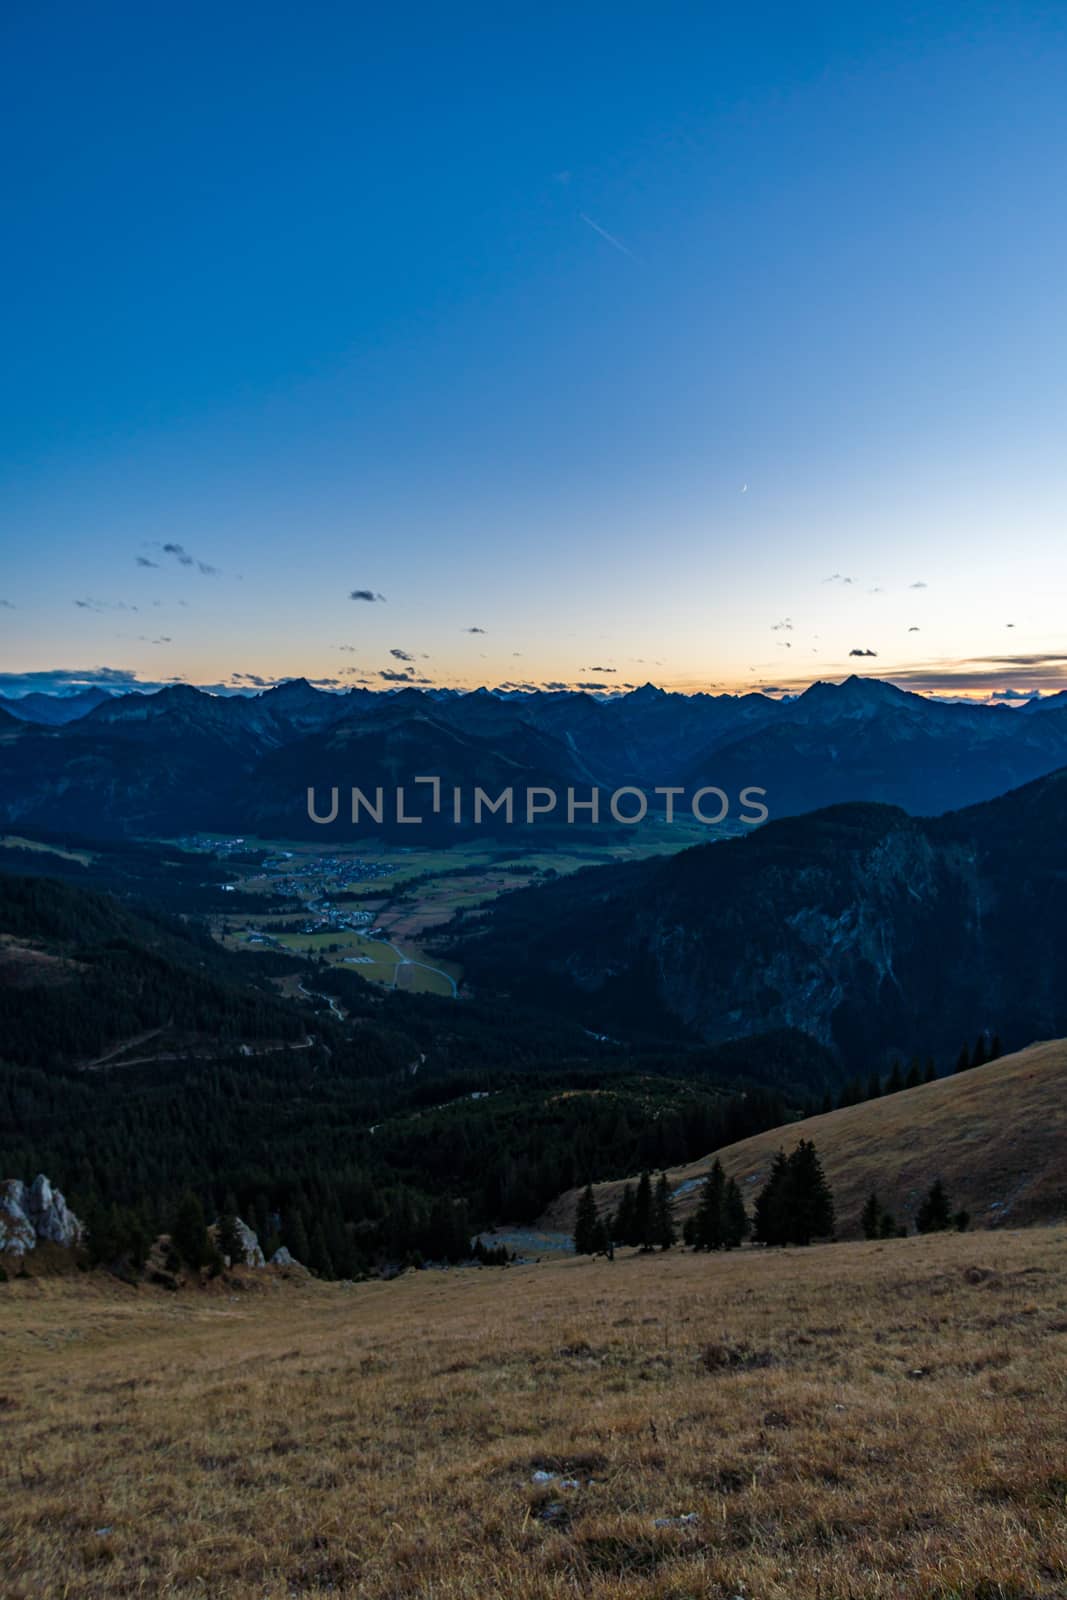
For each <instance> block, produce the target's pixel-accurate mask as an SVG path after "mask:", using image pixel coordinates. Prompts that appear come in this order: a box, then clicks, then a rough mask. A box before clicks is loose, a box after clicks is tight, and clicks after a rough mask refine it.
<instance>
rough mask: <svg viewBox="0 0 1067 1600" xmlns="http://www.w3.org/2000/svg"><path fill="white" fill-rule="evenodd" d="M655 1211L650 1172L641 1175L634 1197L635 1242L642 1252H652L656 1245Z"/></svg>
mask: <svg viewBox="0 0 1067 1600" xmlns="http://www.w3.org/2000/svg"><path fill="white" fill-rule="evenodd" d="M655 1223H656V1219H655V1211H654V1207H653V1204H652V1178H651V1175H650V1174H649V1172H648V1171H647V1169H646V1171H644V1172H642V1174H641V1177H640V1181H639V1182H638V1185H637V1194H636V1195H635V1197H634V1237H633V1242H634V1244H636V1245H640V1247H641V1249H642V1250H651V1249H652V1246H653V1244H654V1243H655Z"/></svg>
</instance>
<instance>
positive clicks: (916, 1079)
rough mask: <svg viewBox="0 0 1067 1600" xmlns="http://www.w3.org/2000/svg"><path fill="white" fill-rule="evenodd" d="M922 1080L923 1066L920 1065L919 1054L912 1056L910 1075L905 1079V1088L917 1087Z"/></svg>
mask: <svg viewBox="0 0 1067 1600" xmlns="http://www.w3.org/2000/svg"><path fill="white" fill-rule="evenodd" d="M922 1081H923V1075H922V1068H921V1067H920V1065H919V1058H918V1056H912V1058H911V1066H910V1067H909V1068H908V1076H907V1077H906V1078H905V1079H904V1087H905V1089H917V1088H918V1087H919V1085H920V1083H922Z"/></svg>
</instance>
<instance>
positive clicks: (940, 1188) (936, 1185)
mask: <svg viewBox="0 0 1067 1600" xmlns="http://www.w3.org/2000/svg"><path fill="white" fill-rule="evenodd" d="M951 1216H952V1207H951V1206H950V1204H949V1199H948V1195H947V1194H946V1192H945V1186H944V1184H943V1183H942V1182H941V1179H940V1178H935V1179H934V1181H933V1183H932V1184H931V1185H930V1192H929V1194H928V1195H927V1196H926V1199H925V1200H924V1201H923V1203H922V1205H921V1206H920V1207H919V1209H918V1211H917V1212H916V1215H915V1226H916V1227H917V1228H918V1230H919V1232H920V1233H941V1232H943V1231H944V1229H945V1228H947V1227H948V1225H949V1222H950V1220H951Z"/></svg>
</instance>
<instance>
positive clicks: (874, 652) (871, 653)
mask: <svg viewBox="0 0 1067 1600" xmlns="http://www.w3.org/2000/svg"><path fill="white" fill-rule="evenodd" d="M877 654H878V652H877V650H850V651H849V655H850V656H876V655H877Z"/></svg>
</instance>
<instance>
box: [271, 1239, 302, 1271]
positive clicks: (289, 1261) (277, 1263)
mask: <svg viewBox="0 0 1067 1600" xmlns="http://www.w3.org/2000/svg"><path fill="white" fill-rule="evenodd" d="M270 1264H271V1266H272V1267H295V1266H296V1265H297V1260H296V1257H295V1256H292V1255H290V1254H289V1251H288V1250H287V1249H286V1247H285V1245H284V1244H282V1245H279V1246H278V1248H277V1250H275V1252H274V1254H273V1255H272V1256H271V1258H270Z"/></svg>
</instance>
